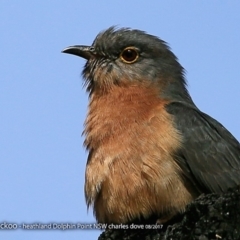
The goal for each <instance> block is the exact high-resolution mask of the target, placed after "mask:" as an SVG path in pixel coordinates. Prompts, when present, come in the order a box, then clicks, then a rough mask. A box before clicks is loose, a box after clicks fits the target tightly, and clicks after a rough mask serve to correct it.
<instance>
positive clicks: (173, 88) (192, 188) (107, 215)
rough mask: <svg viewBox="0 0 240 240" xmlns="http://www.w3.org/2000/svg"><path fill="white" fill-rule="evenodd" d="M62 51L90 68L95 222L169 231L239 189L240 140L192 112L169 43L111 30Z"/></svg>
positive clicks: (88, 193) (89, 184) (90, 185)
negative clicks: (205, 198)
mask: <svg viewBox="0 0 240 240" xmlns="http://www.w3.org/2000/svg"><path fill="white" fill-rule="evenodd" d="M62 52H63V53H68V54H73V55H76V56H79V57H81V58H84V59H85V60H86V63H85V65H84V67H83V71H82V76H83V79H84V84H85V87H86V91H87V92H88V94H89V104H88V113H87V116H86V120H85V124H84V130H83V134H84V136H85V141H84V145H85V147H86V149H87V150H88V158H87V163H86V171H85V186H84V191H85V198H86V204H87V207H88V208H89V207H90V206H92V207H93V213H94V215H95V217H96V221H97V222H98V223H114V224H120V223H131V222H134V221H138V220H141V219H143V220H147V219H150V218H151V217H152V216H154V217H156V219H158V220H159V222H160V223H165V222H168V221H170V220H171V219H172V218H173V217H174V216H176V215H177V214H179V213H183V212H184V211H185V209H186V206H187V205H188V204H189V203H191V202H192V201H194V199H196V198H197V197H198V196H200V195H201V194H203V193H204V194H209V193H223V192H226V191H227V190H228V189H229V188H233V187H235V186H237V185H239V183H240V144H239V142H238V140H237V139H236V138H234V136H233V135H232V134H231V133H230V132H229V131H228V130H227V129H226V128H225V127H224V126H223V125H222V124H220V123H219V122H218V121H217V120H215V119H214V118H212V117H210V116H209V115H207V114H206V113H204V112H202V111H201V110H199V108H198V107H197V106H196V105H195V103H194V102H193V100H192V98H191V96H190V94H189V91H188V89H187V81H186V77H185V70H184V68H183V67H182V66H181V64H180V63H179V61H178V58H177V57H176V56H175V54H174V53H173V52H172V51H171V49H170V47H169V46H168V44H167V43H166V42H165V41H163V40H162V39H160V38H159V37H157V36H154V35H151V34H148V33H147V32H145V31H141V30H138V29H132V28H117V27H115V26H112V27H110V28H108V29H106V30H104V31H102V32H100V33H99V34H98V35H97V37H96V38H95V40H94V41H93V43H92V45H90V46H85V45H72V46H70V47H67V48H65V49H64V50H63V51H62Z"/></svg>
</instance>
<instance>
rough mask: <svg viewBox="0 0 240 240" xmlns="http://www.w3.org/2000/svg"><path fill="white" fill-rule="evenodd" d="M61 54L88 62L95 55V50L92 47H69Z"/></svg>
mask: <svg viewBox="0 0 240 240" xmlns="http://www.w3.org/2000/svg"><path fill="white" fill-rule="evenodd" d="M62 52H63V53H69V54H73V55H76V56H79V57H82V58H85V59H87V60H89V59H90V58H91V57H94V56H95V55H96V52H95V49H94V47H92V46H80V45H75V46H70V47H67V48H65V49H63V50H62Z"/></svg>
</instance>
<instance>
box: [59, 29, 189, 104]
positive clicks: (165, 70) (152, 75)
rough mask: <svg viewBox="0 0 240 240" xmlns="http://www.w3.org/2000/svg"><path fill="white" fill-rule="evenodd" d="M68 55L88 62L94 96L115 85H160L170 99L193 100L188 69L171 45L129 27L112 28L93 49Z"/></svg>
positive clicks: (80, 47) (74, 48) (86, 71)
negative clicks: (190, 94)
mask: <svg viewBox="0 0 240 240" xmlns="http://www.w3.org/2000/svg"><path fill="white" fill-rule="evenodd" d="M63 52H64V53H69V54H74V55H77V56H80V57H82V58H85V59H86V60H87V62H86V64H85V66H84V69H83V73H82V74H83V77H84V78H85V80H86V83H87V86H88V87H87V89H88V90H89V91H90V94H91V93H92V92H94V91H95V90H96V89H101V90H103V91H104V92H107V91H109V90H110V89H111V88H112V87H113V86H124V87H127V86H129V85H141V84H144V85H145V86H157V87H159V92H160V94H162V95H163V96H165V97H166V98H169V99H177V100H181V99H182V98H183V99H185V100H186V97H187V98H190V97H189V95H188V92H187V90H186V83H185V79H184V69H183V67H182V66H181V65H180V64H179V62H178V59H177V58H176V56H175V55H174V54H173V53H172V52H171V50H170V49H169V47H168V46H167V44H166V43H165V42H164V41H163V40H161V39H159V38H158V37H155V36H153V35H150V34H147V33H145V32H143V31H140V30H134V29H129V28H120V29H116V28H115V27H110V28H109V29H107V30H105V31H103V32H101V33H99V34H98V35H97V37H96V39H95V40H94V42H93V44H92V45H91V46H83V45H75V46H70V47H67V48H65V49H64V50H63Z"/></svg>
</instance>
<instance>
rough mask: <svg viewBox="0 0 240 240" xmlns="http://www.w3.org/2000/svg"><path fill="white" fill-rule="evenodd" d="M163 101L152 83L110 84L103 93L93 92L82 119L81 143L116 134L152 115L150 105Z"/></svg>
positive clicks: (155, 105) (162, 104)
mask: <svg viewBox="0 0 240 240" xmlns="http://www.w3.org/2000/svg"><path fill="white" fill-rule="evenodd" d="M166 103H167V101H166V100H163V99H161V98H160V97H159V92H158V90H157V89H156V88H153V87H149V86H148V87H144V86H138V85H132V86H128V87H119V86H116V87H113V88H112V89H111V91H108V92H107V93H105V94H102V93H101V94H100V93H98V92H93V93H92V94H91V97H90V104H89V111H88V116H87V119H86V122H85V126H86V128H85V131H84V132H85V135H86V140H85V144H86V145H87V146H90V145H91V146H90V148H94V147H96V146H97V145H98V144H99V143H100V142H101V141H103V139H104V140H107V139H109V138H111V137H113V136H118V135H120V134H121V133H122V132H123V131H124V130H125V129H131V128H132V127H134V126H136V124H137V123H138V122H144V121H146V120H148V119H150V118H151V117H152V114H153V109H155V108H156V107H157V108H159V106H162V107H164V105H165V104H166Z"/></svg>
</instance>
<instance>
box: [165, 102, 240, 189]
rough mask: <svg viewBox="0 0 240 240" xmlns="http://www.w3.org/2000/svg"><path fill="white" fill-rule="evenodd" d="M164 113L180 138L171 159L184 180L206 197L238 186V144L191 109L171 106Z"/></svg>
mask: <svg viewBox="0 0 240 240" xmlns="http://www.w3.org/2000/svg"><path fill="white" fill-rule="evenodd" d="M166 109H167V111H168V112H169V113H171V114H172V115H173V116H174V119H175V124H176V125H175V127H176V128H177V129H178V130H179V132H180V133H181V134H182V137H183V144H182V148H181V149H180V150H178V152H177V153H175V154H174V157H175V159H176V161H177V162H178V164H179V166H180V167H181V168H182V169H183V172H184V174H186V176H185V177H187V179H190V180H191V181H193V182H194V185H197V186H198V187H199V188H200V189H201V191H203V192H206V193H207V192H216V193H219V192H223V191H226V190H227V189H228V188H230V187H234V186H236V185H237V184H240V144H239V142H238V141H237V140H236V139H235V138H234V137H233V136H232V134H231V133H230V132H229V131H228V130H227V129H225V128H224V127H223V126H222V125H221V124H220V123H219V122H217V121H216V120H215V119H213V118H211V117H210V116H208V115H207V114H205V113H203V112H201V111H199V110H198V109H197V108H196V107H194V105H193V106H191V105H187V104H184V103H181V102H174V103H171V104H169V105H167V107H166Z"/></svg>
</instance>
